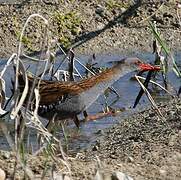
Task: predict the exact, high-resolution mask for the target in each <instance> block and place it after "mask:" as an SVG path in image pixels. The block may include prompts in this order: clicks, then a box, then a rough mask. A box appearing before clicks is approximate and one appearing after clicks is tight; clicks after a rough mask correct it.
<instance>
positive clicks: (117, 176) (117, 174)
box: [112, 172, 133, 180]
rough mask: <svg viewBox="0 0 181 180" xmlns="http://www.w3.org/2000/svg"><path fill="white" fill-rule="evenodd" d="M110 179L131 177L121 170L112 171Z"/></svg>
mask: <svg viewBox="0 0 181 180" xmlns="http://www.w3.org/2000/svg"><path fill="white" fill-rule="evenodd" d="M112 180H133V178H132V177H130V176H128V175H127V174H124V173H122V172H114V173H113V174H112Z"/></svg>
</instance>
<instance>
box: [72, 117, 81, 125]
mask: <svg viewBox="0 0 181 180" xmlns="http://www.w3.org/2000/svg"><path fill="white" fill-rule="evenodd" d="M73 121H74V123H75V125H76V126H77V128H79V126H80V121H79V119H78V117H77V115H75V116H74V117H73Z"/></svg>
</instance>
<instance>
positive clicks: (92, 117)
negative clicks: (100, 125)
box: [85, 111, 115, 121]
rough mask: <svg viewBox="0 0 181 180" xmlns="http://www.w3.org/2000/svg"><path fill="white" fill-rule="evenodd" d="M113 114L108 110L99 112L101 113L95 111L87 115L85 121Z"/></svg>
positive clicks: (113, 113)
mask: <svg viewBox="0 0 181 180" xmlns="http://www.w3.org/2000/svg"><path fill="white" fill-rule="evenodd" d="M113 115H115V112H114V111H108V112H101V113H97V114H95V115H88V116H87V117H86V118H85V121H95V120H97V119H101V118H103V117H107V116H113Z"/></svg>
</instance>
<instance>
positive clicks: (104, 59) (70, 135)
mask: <svg viewBox="0 0 181 180" xmlns="http://www.w3.org/2000/svg"><path fill="white" fill-rule="evenodd" d="M135 56H137V57H140V58H141V59H144V60H146V61H148V62H153V60H154V55H153V54H149V53H142V54H140V53H138V54H135ZM122 57H123V56H121V55H115V54H111V55H97V57H96V60H95V62H96V63H97V66H98V67H99V66H101V67H102V66H104V67H111V66H112V65H113V63H114V61H118V60H120V59H121V58H122ZM77 58H78V59H79V60H81V62H82V63H83V64H85V63H86V62H87V61H88V59H90V56H83V55H80V56H77ZM57 59H60V57H59V58H57ZM175 59H176V62H177V63H178V65H179V66H180V67H181V52H179V53H175ZM5 62H6V60H1V61H0V70H2V68H3V66H4V63H5ZM28 64H29V63H28ZM75 66H76V67H77V69H78V70H79V71H80V72H81V73H83V72H84V71H85V70H84V68H83V67H81V66H80V65H79V64H78V63H75ZM35 67H36V66H35V65H32V66H31V67H30V68H29V70H31V71H34V69H35ZM13 75H14V72H13V69H12V68H9V70H8V71H7V73H6V74H5V76H4V78H5V80H6V84H7V85H9V84H11V79H12V77H13ZM134 75H135V72H132V73H129V74H127V75H126V76H124V77H123V78H121V79H120V80H119V81H117V82H116V83H115V84H114V85H113V87H114V89H116V91H117V93H118V94H119V95H120V98H119V99H118V98H117V96H116V95H115V94H114V93H109V96H108V97H107V103H108V105H111V107H112V108H115V109H124V111H123V112H121V113H119V114H118V115H117V116H114V117H104V118H102V119H100V120H96V121H89V122H86V123H81V126H80V129H79V130H78V129H77V128H76V127H75V126H74V125H72V124H71V125H68V126H66V127H65V131H66V134H67V139H68V149H69V150H70V151H76V152H77V151H78V150H80V149H83V148H86V147H88V146H89V145H90V144H91V143H93V142H95V141H96V138H97V137H98V136H100V135H101V133H102V132H103V131H104V129H106V128H108V127H110V126H112V125H115V124H116V123H119V122H120V121H121V120H122V119H124V118H125V117H127V116H128V115H130V114H133V113H134V112H138V111H141V110H143V109H145V108H148V107H149V106H150V103H149V101H148V100H147V98H146V97H145V96H144V97H142V98H141V100H140V103H139V105H138V106H137V108H136V109H133V108H132V107H133V104H134V101H135V98H136V96H137V94H138V92H139V90H140V87H139V85H138V83H137V82H136V81H133V80H130V78H131V77H133V76H134ZM168 77H169V82H170V84H171V85H172V86H173V87H174V89H175V90H178V88H179V86H180V85H181V81H180V79H179V78H177V77H176V75H175V74H174V73H173V72H169V75H168ZM157 81H158V82H160V83H162V79H161V78H159V77H158V80H157ZM10 94H11V90H10V88H7V95H8V96H10ZM153 94H154V97H155V99H156V100H157V101H165V100H167V99H168V97H169V96H168V94H165V92H163V91H157V92H153ZM113 102H114V103H113ZM104 107H105V98H104V96H100V97H99V98H98V100H97V101H96V102H95V103H94V104H93V105H92V106H91V107H90V108H89V109H88V110H87V112H88V114H96V113H98V112H101V111H102V109H103V108H104ZM79 118H80V119H81V118H82V115H80V117H79ZM7 124H8V128H9V129H13V123H12V122H7ZM57 135H58V136H59V137H60V138H61V139H62V136H63V135H62V130H61V128H60V129H59V130H58V131H57ZM29 141H30V144H32V146H35V147H36V143H37V142H36V135H35V134H33V133H31V136H30V138H29ZM0 149H5V150H7V149H9V146H8V144H7V141H6V139H5V138H4V135H3V133H2V132H1V131H0Z"/></svg>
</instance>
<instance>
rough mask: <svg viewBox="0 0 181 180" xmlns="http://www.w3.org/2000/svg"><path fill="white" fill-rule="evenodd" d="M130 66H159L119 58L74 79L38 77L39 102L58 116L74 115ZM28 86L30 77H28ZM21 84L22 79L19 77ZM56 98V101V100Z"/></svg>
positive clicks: (139, 67) (153, 67) (128, 69)
mask: <svg viewBox="0 0 181 180" xmlns="http://www.w3.org/2000/svg"><path fill="white" fill-rule="evenodd" d="M134 70H143V71H148V70H159V68H158V67H155V66H151V65H150V64H144V63H142V62H141V60H139V59H138V58H127V59H123V60H121V61H119V62H118V63H117V64H116V65H115V66H113V67H112V68H110V69H107V70H105V71H103V72H101V73H99V74H97V75H95V76H92V77H90V78H87V79H83V80H80V81H77V82H62V81H47V80H41V82H40V86H39V93H40V105H47V106H49V105H51V104H54V105H55V106H54V109H51V111H50V112H49V114H52V116H53V114H55V113H56V114H58V115H60V119H66V118H68V117H75V116H76V115H77V114H79V113H81V112H82V111H83V110H85V109H86V108H88V107H89V106H90V105H91V104H92V103H93V102H94V101H96V99H97V98H98V96H99V95H100V94H102V93H103V92H104V90H105V89H107V88H108V87H109V86H111V85H112V84H113V83H114V82H115V81H117V80H118V79H119V78H120V77H122V76H124V75H125V74H127V73H128V72H131V71H134ZM28 80H29V86H30V88H31V86H32V83H33V78H32V77H28ZM19 84H20V87H21V88H22V87H23V86H24V81H23V79H22V77H20V78H19ZM57 102H60V103H58V104H57Z"/></svg>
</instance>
